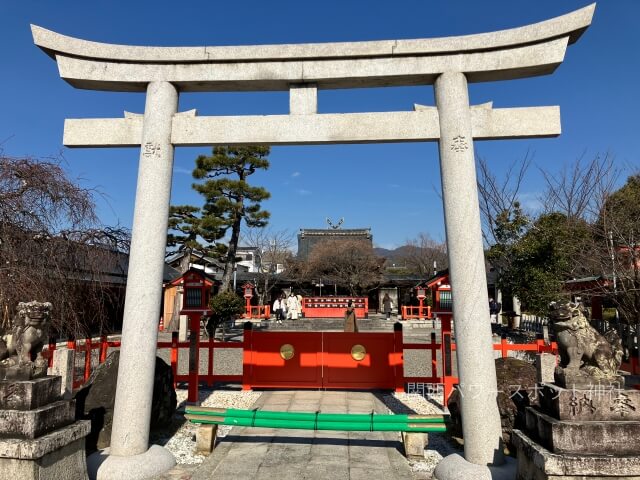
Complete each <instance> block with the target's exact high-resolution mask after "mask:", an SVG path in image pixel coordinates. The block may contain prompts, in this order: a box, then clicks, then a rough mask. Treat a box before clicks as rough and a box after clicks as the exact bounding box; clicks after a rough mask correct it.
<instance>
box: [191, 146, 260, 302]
mask: <svg viewBox="0 0 640 480" xmlns="http://www.w3.org/2000/svg"><path fill="white" fill-rule="evenodd" d="M267 155H269V147H263V146H244V147H214V148H213V152H212V155H211V156H205V155H200V156H198V158H197V159H196V168H195V170H194V171H193V176H194V178H196V179H206V181H205V182H204V183H195V184H194V185H193V188H194V189H195V190H196V191H197V192H199V193H200V194H202V195H203V196H204V197H205V204H204V206H203V208H202V215H201V219H200V222H199V224H200V228H201V229H202V230H203V231H206V232H208V233H209V234H210V235H211V236H212V237H217V239H221V238H224V237H225V236H226V235H227V234H228V233H230V237H229V243H228V248H227V252H226V255H225V268H224V274H223V276H222V285H221V286H220V291H225V290H229V288H230V286H231V279H232V275H233V268H234V265H235V262H236V251H237V247H238V241H239V238H240V228H241V225H242V221H243V220H244V222H245V224H246V225H247V226H248V227H264V226H266V225H267V223H268V219H269V212H267V211H265V210H262V209H261V206H260V202H262V201H263V200H267V199H268V198H269V197H270V196H271V195H270V194H269V192H268V191H267V190H265V189H264V188H262V187H253V186H251V185H249V184H248V183H247V178H248V177H249V176H250V175H252V174H254V173H255V172H256V171H257V170H259V169H260V170H266V169H268V168H269V161H268V160H267V158H266V157H267Z"/></svg>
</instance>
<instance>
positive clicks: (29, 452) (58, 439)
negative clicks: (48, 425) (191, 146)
mask: <svg viewBox="0 0 640 480" xmlns="http://www.w3.org/2000/svg"><path fill="white" fill-rule="evenodd" d="M90 430H91V425H90V423H89V422H88V421H79V422H75V423H74V424H72V425H68V426H66V427H63V428H61V429H58V430H56V431H55V432H51V433H49V434H47V435H43V436H42V437H40V438H36V439H34V440H26V439H18V438H4V439H0V472H2V473H1V475H0V477H1V478H7V479H14V480H18V479H19V480H31V479H33V480H36V479H37V480H43V479H65V480H85V479H86V478H87V465H86V460H85V451H84V437H86V436H87V434H88V433H89V431H90Z"/></svg>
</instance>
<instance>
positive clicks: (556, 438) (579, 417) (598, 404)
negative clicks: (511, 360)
mask: <svg viewBox="0 0 640 480" xmlns="http://www.w3.org/2000/svg"><path fill="white" fill-rule="evenodd" d="M540 387H541V389H540V391H539V395H540V408H534V407H528V408H527V425H526V432H521V431H518V430H514V431H513V443H514V445H516V448H517V451H518V474H517V479H518V480H542V479H554V480H555V479H565V480H575V479H587V478H593V479H611V480H613V479H623V478H624V479H636V480H638V479H640V444H639V443H638V438H640V391H639V390H633V389H625V388H619V387H618V385H610V386H605V385H603V384H597V385H594V386H593V388H580V389H578V388H572V389H568V388H564V387H559V386H557V385H552V384H542V385H541V386H540Z"/></svg>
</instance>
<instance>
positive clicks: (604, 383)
mask: <svg viewBox="0 0 640 480" xmlns="http://www.w3.org/2000/svg"><path fill="white" fill-rule="evenodd" d="M554 377H555V383H556V385H558V386H560V387H564V388H580V389H583V388H592V387H607V388H622V387H624V377H623V376H622V375H614V376H611V377H593V376H591V375H587V374H585V373H583V372H582V371H581V370H570V369H568V368H561V367H558V368H556V371H555V374H554Z"/></svg>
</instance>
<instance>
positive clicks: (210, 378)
mask: <svg viewBox="0 0 640 480" xmlns="http://www.w3.org/2000/svg"><path fill="white" fill-rule="evenodd" d="M397 326H398V327H399V328H396V330H395V331H394V332H393V335H394V338H395V340H394V344H396V346H395V349H396V350H398V351H403V350H430V351H431V362H430V374H429V376H419V377H407V376H404V372H403V365H402V361H401V364H400V366H399V368H398V374H397V375H396V390H397V391H403V390H404V385H405V384H407V383H424V384H442V385H443V386H444V394H445V401H447V400H448V398H449V395H450V394H451V392H452V391H453V387H454V385H455V384H456V383H458V378H457V377H455V376H454V375H453V357H452V352H454V351H455V350H456V345H455V343H453V342H452V341H451V323H450V320H447V319H445V320H443V322H442V331H441V335H440V338H439V339H437V338H436V334H435V333H432V334H431V337H430V341H429V342H427V343H404V341H403V339H402V329H401V326H400V325H399V324H397ZM250 332H251V330H246V329H245V338H244V339H243V341H242V342H224V341H215V340H211V339H209V340H207V341H202V340H201V339H200V335H199V331H198V332H194V333H195V334H196V335H194V337H193V338H192V339H191V340H190V341H185V342H179V341H178V334H177V332H173V333H172V335H171V341H168V342H167V341H160V342H158V344H157V348H158V349H169V350H170V364H171V370H172V372H173V378H174V383H178V382H184V383H187V385H188V389H189V401H197V399H198V387H199V385H200V384H201V383H204V384H206V385H208V386H211V385H213V384H214V383H215V382H234V383H240V384H242V385H243V388H245V389H249V388H251V381H250V376H249V373H248V369H247V366H248V363H249V362H248V359H249V358H251V354H252V352H251V351H250V350H249V349H250V348H251V342H250V335H251V333H250ZM319 333H321V332H319ZM274 335H280V334H279V333H278V332H274ZM247 337H248V338H247ZM437 340H439V341H437ZM120 346H121V342H120V341H119V340H108V339H107V337H106V336H101V337H99V338H97V339H92V338H87V339H84V340H81V341H78V340H69V341H67V348H68V349H70V350H74V351H75V352H76V353H78V352H83V353H84V359H83V360H84V361H82V362H80V364H79V365H78V364H77V363H76V369H75V370H74V380H73V388H79V387H81V386H82V385H83V384H84V383H85V382H86V381H87V380H88V379H89V377H90V375H91V369H92V361H91V360H92V356H93V352H94V351H97V352H98V363H100V364H101V363H104V361H105V360H106V358H107V353H108V350H109V348H119V347H120ZM218 348H241V349H243V374H241V375H220V374H216V373H215V372H214V368H213V365H214V350H215V349H218ZM181 349H188V351H187V352H186V353H187V355H190V352H194V353H195V355H194V358H192V359H191V358H190V360H191V361H190V362H189V369H188V373H186V374H185V373H183V374H179V373H178V361H179V357H180V354H181V353H180V350H181ZM200 349H206V350H207V356H208V358H207V360H208V361H207V373H205V374H201V373H200V369H199V364H200V361H199V356H200ZM493 349H494V351H499V352H500V353H501V356H502V358H506V357H508V356H509V352H513V351H529V352H532V353H552V354H557V353H558V347H557V344H556V343H555V342H552V343H551V344H546V343H545V342H544V341H543V340H536V341H535V342H534V343H529V344H512V343H508V342H507V340H506V338H503V339H502V340H501V341H500V343H496V344H494V345H493ZM55 350H56V344H55V342H54V341H53V340H52V339H51V340H50V341H49V350H48V351H47V350H45V351H44V352H43V355H44V356H45V357H46V358H48V360H49V365H50V366H51V364H52V360H53V352H54V351H55ZM438 351H440V352H441V354H440V356H441V359H440V362H439V361H438V358H437V352H438ZM439 363H440V364H441V371H440V373H439V372H438V364H439ZM629 366H630V367H631V368H625V369H627V370H630V371H631V372H632V373H634V374H635V373H637V371H638V359H637V358H635V357H633V358H632V359H631V362H630V365H629ZM623 367H625V365H623ZM78 373H80V375H78ZM283 373H284V372H283Z"/></svg>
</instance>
